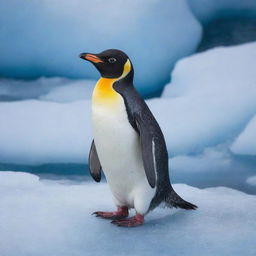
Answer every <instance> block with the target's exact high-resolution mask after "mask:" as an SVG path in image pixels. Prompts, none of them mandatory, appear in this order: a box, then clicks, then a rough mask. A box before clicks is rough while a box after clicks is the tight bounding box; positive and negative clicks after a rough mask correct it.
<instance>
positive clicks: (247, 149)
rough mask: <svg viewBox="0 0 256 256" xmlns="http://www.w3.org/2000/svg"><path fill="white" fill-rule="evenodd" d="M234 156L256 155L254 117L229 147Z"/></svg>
mask: <svg viewBox="0 0 256 256" xmlns="http://www.w3.org/2000/svg"><path fill="white" fill-rule="evenodd" d="M230 148H231V150H232V152H233V153H235V154H241V155H256V115H255V116H254V117H253V118H252V119H251V121H250V122H249V123H248V124H247V126H246V127H245V129H244V130H243V131H242V132H241V134H240V135H239V136H238V137H237V138H236V140H235V142H234V143H233V144H232V145H231V147H230Z"/></svg>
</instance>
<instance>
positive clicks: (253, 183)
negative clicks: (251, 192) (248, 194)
mask: <svg viewBox="0 0 256 256" xmlns="http://www.w3.org/2000/svg"><path fill="white" fill-rule="evenodd" d="M246 183H248V184H249V185H251V186H256V176H251V177H249V178H248V179H247V180H246Z"/></svg>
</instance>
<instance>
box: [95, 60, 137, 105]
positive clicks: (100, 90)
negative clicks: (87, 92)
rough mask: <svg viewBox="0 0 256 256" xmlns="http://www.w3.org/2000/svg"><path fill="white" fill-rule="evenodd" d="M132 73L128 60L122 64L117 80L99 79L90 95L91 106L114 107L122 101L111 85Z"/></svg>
mask: <svg viewBox="0 0 256 256" xmlns="http://www.w3.org/2000/svg"><path fill="white" fill-rule="evenodd" d="M131 71H132V65H131V62H130V60H129V59H128V60H127V61H126V63H125V64H124V69H123V73H122V75H121V76H120V77H117V78H105V77H101V78H100V79H99V80H98V82H97V84H96V86H95V88H94V90H93V95H92V104H93V105H105V106H115V105H116V104H117V103H119V102H120V100H122V97H121V95H120V94H119V93H118V92H117V91H115V89H114V88H113V84H114V83H115V82H116V81H119V80H121V79H123V78H126V77H128V76H127V75H128V74H129V73H130V72H131ZM132 75H133V74H132Z"/></svg>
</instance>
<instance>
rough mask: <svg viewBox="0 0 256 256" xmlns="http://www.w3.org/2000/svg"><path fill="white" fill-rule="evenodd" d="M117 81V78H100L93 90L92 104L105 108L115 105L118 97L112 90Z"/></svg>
mask: <svg viewBox="0 0 256 256" xmlns="http://www.w3.org/2000/svg"><path fill="white" fill-rule="evenodd" d="M117 80H118V78H104V77H101V78H100V79H99V80H98V82H97V84H96V86H95V88H94V90H93V95H92V103H93V104H100V105H106V106H107V105H114V104H115V103H117V102H118V101H119V99H120V95H119V93H117V92H116V91H115V90H114V88H113V84H114V83H115V82H116V81H117Z"/></svg>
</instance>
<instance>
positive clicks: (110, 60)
mask: <svg viewBox="0 0 256 256" xmlns="http://www.w3.org/2000/svg"><path fill="white" fill-rule="evenodd" d="M108 62H109V63H114V62H116V59H115V58H109V59H108Z"/></svg>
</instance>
